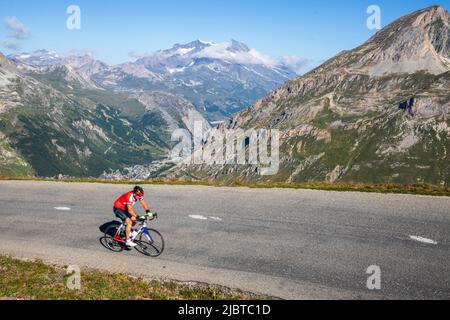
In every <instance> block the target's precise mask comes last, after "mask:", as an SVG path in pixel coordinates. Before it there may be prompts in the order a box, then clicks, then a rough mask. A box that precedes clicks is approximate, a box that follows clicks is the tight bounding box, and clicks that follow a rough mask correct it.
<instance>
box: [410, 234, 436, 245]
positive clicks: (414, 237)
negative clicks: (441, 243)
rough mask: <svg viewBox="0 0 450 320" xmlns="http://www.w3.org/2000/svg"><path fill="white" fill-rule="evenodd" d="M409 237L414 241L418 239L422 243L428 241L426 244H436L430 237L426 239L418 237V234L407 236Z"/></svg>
mask: <svg viewBox="0 0 450 320" xmlns="http://www.w3.org/2000/svg"><path fill="white" fill-rule="evenodd" d="M409 238H410V239H412V240H414V241H419V242H422V243H428V244H434V245H436V244H438V243H437V242H436V241H434V240H432V239H427V238H423V237H419V236H409Z"/></svg>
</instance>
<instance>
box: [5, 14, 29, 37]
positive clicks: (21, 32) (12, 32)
mask: <svg viewBox="0 0 450 320" xmlns="http://www.w3.org/2000/svg"><path fill="white" fill-rule="evenodd" d="M5 25H6V28H7V29H8V30H9V36H10V37H12V38H15V39H18V40H23V39H27V38H29V37H30V34H31V33H30V30H28V28H27V27H26V26H25V25H24V24H23V23H22V22H21V21H20V20H19V19H17V18H16V17H7V18H5Z"/></svg>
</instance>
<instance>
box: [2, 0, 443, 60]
mask: <svg viewBox="0 0 450 320" xmlns="http://www.w3.org/2000/svg"><path fill="white" fill-rule="evenodd" d="M71 4H75V5H78V6H79V7H80V8H81V30H72V31H70V30H68V29H67V28H66V20H67V18H68V14H67V13H66V9H67V7H68V6H69V5H71ZM372 4H376V5H378V6H380V8H381V13H382V25H383V26H385V25H386V24H388V23H390V22H392V21H393V20H395V19H396V18H398V17H400V16H402V15H405V14H407V13H410V12H412V11H414V10H417V9H421V8H424V7H428V6H431V5H435V4H438V5H442V6H443V7H444V8H445V9H447V10H449V9H450V0H432V1H428V0H395V1H392V0H371V1H366V0H345V1H333V0H314V1H309V0H308V1H305V0H270V1H269V0H240V1H238V0H164V1H162V0H157V1H156V0H128V1H123V0H95V1H93V0H72V1H66V0H39V1H35V0H28V1H25V0H14V1H1V2H0V19H1V25H0V42H2V43H3V44H4V43H5V42H7V43H11V42H14V43H18V44H19V45H20V47H21V49H20V51H32V50H37V49H48V50H56V51H61V52H67V51H71V50H80V51H83V50H88V51H92V52H94V53H95V55H96V56H97V57H98V58H99V59H101V60H104V61H106V62H109V63H120V62H124V61H128V60H131V58H130V57H129V52H131V51H137V52H153V51H156V50H158V49H166V48H170V47H171V46H172V45H173V44H174V43H186V42H190V41H192V40H196V39H202V40H210V41H213V42H223V41H227V40H229V39H232V38H234V39H236V40H239V41H242V42H244V43H246V44H247V45H248V46H249V47H251V48H255V49H257V50H259V51H261V52H263V53H266V54H269V55H271V56H274V57H281V56H301V57H305V58H308V59H312V60H315V61H322V60H325V59H328V58H330V57H332V56H333V55H335V54H336V53H338V52H340V51H342V50H344V49H351V48H354V47H356V46H358V45H359V44H361V43H362V42H363V41H365V40H367V39H368V38H369V37H370V36H371V35H373V33H374V32H375V31H374V30H369V29H367V27H366V20H367V17H368V15H367V13H366V10H367V7H368V6H369V5H372ZM7 17H16V18H17V19H18V20H19V21H20V22H21V23H22V24H23V25H24V26H25V27H26V29H27V30H29V35H28V34H27V35H26V36H25V37H24V38H25V39H14V38H12V37H11V36H10V34H9V30H8V29H7V27H6V24H5V21H4V20H5V18H7ZM0 51H2V52H3V53H7V54H9V53H12V52H13V51H12V50H10V49H7V48H5V47H0Z"/></svg>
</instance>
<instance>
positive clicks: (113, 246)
mask: <svg viewBox="0 0 450 320" xmlns="http://www.w3.org/2000/svg"><path fill="white" fill-rule="evenodd" d="M118 229H119V227H118V226H116V225H113V226H109V227H108V228H106V230H105V236H104V237H103V240H104V244H105V246H106V247H107V248H108V249H109V250H111V251H114V252H122V251H123V250H124V249H125V244H124V243H120V242H118V241H116V240H114V236H115V235H116V233H117V230H118Z"/></svg>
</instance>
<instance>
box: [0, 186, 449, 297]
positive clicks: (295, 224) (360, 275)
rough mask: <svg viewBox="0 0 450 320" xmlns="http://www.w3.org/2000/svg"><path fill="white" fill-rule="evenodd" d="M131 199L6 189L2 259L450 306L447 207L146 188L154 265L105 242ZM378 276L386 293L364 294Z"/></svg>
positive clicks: (441, 202) (112, 190)
mask: <svg viewBox="0 0 450 320" xmlns="http://www.w3.org/2000/svg"><path fill="white" fill-rule="evenodd" d="M128 189H129V188H128V187H127V186H125V185H102V184H82V183H54V182H15V181H1V182H0V203H1V206H0V218H1V224H0V253H3V254H11V255H13V256H18V257H26V258H40V259H43V260H45V261H49V262H54V263H61V264H77V265H80V266H89V267H95V268H101V269H107V270H110V271H119V272H123V271H128V272H130V273H132V274H135V275H142V276H145V277H158V278H161V277H162V278H169V279H176V280H180V281H199V282H208V283H213V284H219V285H223V286H228V287H233V288H240V289H243V290H248V291H253V292H257V293H262V294H268V295H271V296H275V297H281V298H286V299H347V298H348V299H380V298H389V299H397V298H407V299H412V298H420V299H423V298H425V299H442V298H446V299H449V298H450V198H445V197H442V198H439V197H428V196H411V195H381V194H368V193H353V192H351V193H338V192H325V191H312V190H281V189H268V190H265V189H247V188H214V187H193V186H192V187H191V186H146V187H145V190H146V192H147V199H148V200H149V202H150V205H151V207H152V208H153V209H154V210H155V211H157V212H158V213H159V215H160V219H159V220H158V221H157V222H155V225H154V227H155V228H156V229H158V230H159V231H161V233H162V234H163V235H164V237H165V240H166V251H165V253H164V254H163V256H161V257H160V258H157V259H152V258H147V257H144V256H141V255H140V254H139V253H137V252H135V251H131V252H123V253H120V254H117V253H113V252H110V251H108V250H106V249H105V248H104V247H103V246H102V245H101V244H100V242H99V238H100V237H101V236H102V234H101V233H100V231H99V226H100V225H102V224H103V223H105V222H108V221H110V220H112V219H113V213H112V203H113V201H114V200H115V198H116V197H117V196H119V195H120V194H121V193H123V192H125V191H127V190H128ZM55 208H58V210H57V209H55ZM68 208H70V210H68ZM141 212H142V211H141ZM411 236H415V237H422V238H425V239H429V240H430V241H431V243H425V242H421V241H418V240H422V239H421V238H414V239H413V238H411ZM415 239H416V240H415ZM424 241H427V240H424ZM371 265H377V266H379V267H380V268H381V290H373V291H371V290H368V289H367V278H368V277H369V276H370V275H369V274H366V270H367V268H368V267H369V266H371Z"/></svg>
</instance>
